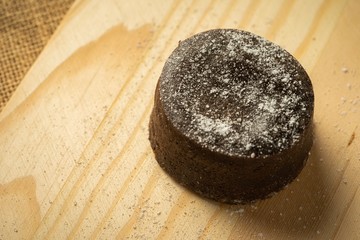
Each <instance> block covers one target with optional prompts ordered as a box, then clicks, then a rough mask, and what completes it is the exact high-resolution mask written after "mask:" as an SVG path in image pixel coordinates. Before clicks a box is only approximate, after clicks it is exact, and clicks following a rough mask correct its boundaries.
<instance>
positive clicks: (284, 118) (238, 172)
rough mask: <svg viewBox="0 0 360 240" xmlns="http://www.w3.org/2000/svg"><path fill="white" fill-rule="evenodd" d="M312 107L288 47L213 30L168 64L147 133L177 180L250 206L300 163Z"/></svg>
mask: <svg viewBox="0 0 360 240" xmlns="http://www.w3.org/2000/svg"><path fill="white" fill-rule="evenodd" d="M313 104H314V96H313V91H312V86H311V82H310V79H309V77H308V75H307V74H306V72H305V70H304V69H303V68H302V67H301V65H300V64H299V63H298V62H297V61H296V60H295V59H294V58H293V57H292V56H291V55H290V54H289V53H288V52H286V51H285V50H283V49H281V48H280V47H279V46H277V45H275V44H273V43H271V42H269V41H267V40H265V39H263V38H261V37H258V36H256V35H254V34H251V33H248V32H244V31H239V30H233V29H227V30H224V29H216V30H211V31H207V32H204V33H200V34H197V35H195V36H193V37H191V38H189V39H186V40H185V41H183V42H181V43H180V44H179V46H178V47H177V48H176V49H175V50H174V52H173V53H172V54H171V56H170V57H169V59H168V60H167V62H166V64H165V66H164V69H163V72H162V74H161V76H160V79H159V82H158V85H157V88H156V92H155V104H154V108H153V112H152V114H151V118H150V124H149V131H150V136H149V139H150V142H151V146H152V148H153V150H154V153H155V157H156V159H157V161H158V162H159V164H160V166H161V167H162V168H163V169H164V170H165V171H166V172H167V173H168V174H169V175H170V176H172V177H173V178H174V179H175V180H176V181H178V182H179V183H180V184H182V185H184V186H186V187H188V188H189V189H191V190H193V191H195V192H197V193H199V194H200V195H201V196H204V197H207V198H211V199H214V200H216V201H220V202H226V203H248V202H252V201H254V200H257V199H263V198H266V197H268V196H270V195H271V194H272V193H274V192H276V191H279V190H280V189H282V188H283V187H284V186H285V185H286V184H288V183H289V182H291V181H292V180H293V179H294V178H295V177H296V176H297V175H298V174H299V172H300V171H301V169H302V168H303V166H304V165H305V162H306V159H307V157H308V152H309V150H310V148H311V146H312V115H313Z"/></svg>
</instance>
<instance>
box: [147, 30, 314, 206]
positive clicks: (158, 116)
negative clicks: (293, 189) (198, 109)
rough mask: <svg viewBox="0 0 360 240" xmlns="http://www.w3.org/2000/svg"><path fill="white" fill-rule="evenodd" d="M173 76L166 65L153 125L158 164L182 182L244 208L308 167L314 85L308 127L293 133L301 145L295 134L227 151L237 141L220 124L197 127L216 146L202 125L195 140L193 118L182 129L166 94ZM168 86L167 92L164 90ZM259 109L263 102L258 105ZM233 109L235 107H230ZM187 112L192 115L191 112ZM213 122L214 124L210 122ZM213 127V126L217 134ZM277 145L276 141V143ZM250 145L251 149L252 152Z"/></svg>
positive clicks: (158, 91)
mask: <svg viewBox="0 0 360 240" xmlns="http://www.w3.org/2000/svg"><path fill="white" fill-rule="evenodd" d="M213 31H214V32H210V34H214V36H213V37H214V38H216V34H217V32H216V30H213ZM230 31H234V30H230ZM195 40H196V39H195ZM187 41H190V43H191V44H189V46H191V45H194V43H193V42H191V41H193V40H192V39H190V40H187ZM195 45H196V44H195ZM173 54H174V53H173ZM176 56H177V55H176V50H175V56H174V55H172V56H171V57H170V59H173V58H174V57H176ZM185 57H186V56H185ZM291 60H293V59H291ZM168 65H169V64H168ZM170 65H171V64H170ZM171 69H173V68H171ZM300 73H301V74H302V76H300V78H304V76H305V78H304V79H305V80H304V81H306V83H307V84H308V82H309V81H310V80H309V79H308V77H307V75H306V73H305V75H304V71H303V69H302V68H301V67H300ZM170 75H171V76H174V74H169V69H166V66H165V68H164V71H163V74H162V76H161V77H160V80H159V83H158V85H157V88H156V92H155V104H154V108H153V112H152V114H151V118H150V124H149V132H150V136H149V139H150V142H151V146H152V148H153V150H154V153H155V157H156V160H157V161H158V163H159V164H160V166H161V167H162V168H163V169H164V170H165V171H166V172H167V173H168V174H169V175H170V176H171V177H173V178H174V179H175V180H176V181H177V182H179V183H180V184H181V185H183V186H185V187H187V188H189V189H191V190H192V191H194V192H196V193H198V194H199V195H201V196H203V197H207V198H210V199H213V200H216V201H219V202H224V203H230V204H238V203H241V204H243V203H249V202H253V201H255V200H258V199H264V198H267V197H269V196H271V194H272V193H274V192H277V191H279V190H281V189H282V188H283V187H284V186H285V185H287V184H288V183H290V182H291V181H292V180H293V179H294V178H296V176H297V175H298V174H299V172H300V171H301V169H302V168H303V166H304V165H305V163H306V160H307V158H308V153H309V151H310V148H311V146H312V123H311V119H312V111H313V95H312V88H311V84H310V85H309V86H310V88H309V91H310V93H309V94H308V95H307V96H306V97H305V98H304V99H305V100H308V101H309V102H308V103H307V104H308V105H306V106H308V107H307V109H306V110H307V111H308V113H307V114H305V115H301V116H305V117H304V119H305V120H304V119H302V120H301V119H299V118H297V119H299V120H298V121H299V122H300V123H299V124H302V125H303V127H302V128H300V130H298V129H295V130H294V129H293V130H292V131H293V132H295V131H298V133H297V134H296V137H295V140H292V139H293V138H294V137H293V136H290V135H289V136H290V137H292V138H291V139H290V137H288V138H285V137H284V139H285V140H286V141H288V142H290V141H292V142H291V143H285V140H284V139H280V140H279V141H281V142H280V143H278V144H276V146H275V147H274V146H267V145H266V144H264V143H262V142H259V146H263V147H261V148H260V147H257V146H255V144H253V143H252V142H251V141H253V142H254V141H255V140H257V139H255V138H253V139H255V140H253V139H250V140H248V142H246V143H243V142H241V140H242V139H241V138H239V139H235V140H232V141H234V142H235V143H236V144H237V145H235V144H234V147H232V148H231V149H230V148H229V149H228V150H229V151H228V152H227V149H226V147H223V146H227V145H226V144H227V142H226V141H228V138H229V137H233V136H231V132H229V131H228V130H227V129H228V128H225V127H224V126H223V125H221V122H220V121H219V124H218V125H221V126H222V128H221V129H220V130H221V131H220V130H218V129H216V128H215V127H213V126H212V125H209V123H208V122H209V121H210V120H209V121H208V122H206V121H205V123H199V124H198V125H197V126H198V127H199V126H200V128H201V127H203V128H204V129H205V130H207V129H210V130H209V131H206V132H205V134H209V135H211V136H213V135H216V134H217V136H216V139H215V142H212V138H211V139H210V137H207V138H206V135H201V133H199V134H198V136H197V133H198V132H199V130H197V129H196V126H195V130H194V132H192V133H191V135H189V131H192V130H189V131H185V130H184V128H185V127H188V126H187V125H191V124H194V121H195V120H194V119H190V120H188V116H187V115H186V116H187V118H183V119H185V120H182V121H183V126H182V125H181V124H182V122H180V123H179V122H178V118H179V116H178V115H177V114H178V112H179V111H181V108H180V107H179V108H176V106H175V107H174V106H171V107H169V102H167V99H166V98H167V94H169V96H170V95H173V94H174V93H170V92H169V91H168V90H167V89H166V85H165V84H164V85H161V84H162V83H163V82H165V81H169V79H168V76H170ZM295 75H296V74H295ZM297 75H299V74H297ZM297 75H296V76H297ZM164 78H166V79H164ZM170 81H171V79H170ZM307 81H308V82H307ZM177 84H178V83H177ZM215 85H216V84H215ZM207 86H208V84H207V85H205V88H206V87H207ZM309 86H306V87H309ZM162 87H163V88H164V89H165V90H164V89H161V88H162ZM188 87H191V86H188ZM212 87H213V86H212ZM216 87H218V86H216ZM260 87H261V86H260ZM180 91H181V90H180ZM161 94H163V95H161ZM177 100H178V101H179V103H176V104H182V102H181V101H182V100H183V101H185V100H184V99H181V98H179V99H177ZM205 101H208V102H209V104H210V103H211V102H212V101H213V99H211V98H209V99H205ZM241 101H242V100H241V99H240V100H239V104H241ZM205 103H207V102H205ZM164 104H165V105H164ZM254 104H257V103H255V102H254ZM202 105H203V104H202ZM229 105H231V104H228V105H226V106H229ZM303 105H304V104H301V106H303ZM304 106H305V105H304ZM169 109H170V110H173V111H174V113H172V112H171V111H169ZM183 111H184V112H186V110H183ZM213 112H214V110H212V112H211V111H210V113H213ZM207 113H209V112H205V113H204V112H202V114H207ZM180 114H181V113H180ZM196 114H197V113H196ZM280 115H281V114H280ZM208 116H209V117H211V114H208ZM232 116H233V115H230V118H231V117H232ZM180 117H182V115H180ZM241 117H242V118H245V117H246V116H245V115H244V114H243V115H242V116H241ZM228 118H229V117H228ZM289 119H290V118H289ZM270 120H271V119H270ZM270 120H269V121H270ZM287 121H288V120H287ZM287 121H284V122H287ZM279 122H280V120H279ZM210 123H213V122H211V121H210ZM232 123H233V125H232V126H237V125H235V124H236V123H237V122H236V121H235V120H234V121H233V122H232ZM179 124H180V125H179ZM204 124H205V125H204ZM299 124H298V125H299ZM195 125H196V124H195ZM274 125H276V124H274ZM204 126H205V127H204ZM209 126H210V127H212V129H211V128H210V127H209ZM276 127H278V125H276ZM288 128H290V127H288ZM224 129H225V130H226V131H225V130H224ZM278 131H279V130H276V132H278ZM224 132H225V134H224ZM202 134H204V133H202ZM240 134H241V132H240ZM244 134H245V133H244ZM199 136H201V137H199ZM204 136H205V137H204ZM236 136H238V135H236ZM240 136H241V135H240ZM266 136H267V135H266ZM276 136H277V135H276ZM222 137H223V138H222ZM226 138H227V139H226ZM278 138H279V137H278ZM204 139H205V140H204ZM209 139H210V140H209ZM274 139H275V138H274ZM276 139H277V138H276ZM264 141H265V140H264ZM272 141H273V142H275V140H272ZM216 144H218V145H219V146H218V145H216ZM221 144H223V145H221ZM262 144H263V145H262ZM286 144H287V145H286ZM273 145H275V144H273ZM241 146H243V147H241ZM249 146H251V149H250V147H249ZM237 147H238V149H237ZM249 149H250V150H249ZM232 151H233V152H232ZM235 151H236V152H235Z"/></svg>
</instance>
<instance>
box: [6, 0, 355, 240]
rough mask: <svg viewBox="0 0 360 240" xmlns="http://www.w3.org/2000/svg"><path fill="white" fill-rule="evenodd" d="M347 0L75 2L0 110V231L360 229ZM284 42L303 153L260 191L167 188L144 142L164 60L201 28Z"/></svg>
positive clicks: (350, 4) (314, 235) (143, 235)
mask: <svg viewBox="0 0 360 240" xmlns="http://www.w3.org/2000/svg"><path fill="white" fill-rule="evenodd" d="M359 12H360V1H357V0H348V1H347V0H329V1H327V0H323V1H321V0H316V1H313V0H305V1H303V0H298V1H291V0H283V1H280V0H279V1H256V0H240V1H237V0H232V1H223V0H217V1H216V0H214V1H205V0H204V1H180V0H178V1H177V0H172V1H160V0H157V1H154V0H151V1H150V0H149V1H145V0H142V1H126V0H121V1H118V0H107V1H87V0H83V1H77V2H76V3H75V5H74V6H73V8H72V9H71V10H70V11H69V13H68V14H67V16H66V18H65V19H64V21H63V22H62V24H61V26H60V27H59V29H58V30H57V32H56V33H55V34H54V36H53V38H52V39H51V41H50V42H49V43H48V45H47V47H46V49H45V50H44V51H43V53H42V54H41V55H40V57H39V58H38V60H37V61H36V63H35V64H34V65H33V67H32V68H31V70H30V71H29V73H28V74H27V75H26V77H25V78H24V80H23V82H22V83H21V85H20V87H19V89H18V90H17V92H16V94H15V95H14V96H13V98H12V99H11V101H10V102H9V104H8V105H7V106H6V108H5V109H4V111H3V112H2V113H1V116H0V119H1V122H0V184H1V185H0V239H31V238H35V239H66V238H70V239H82V238H84V239H112V238H118V239H126V238H130V239H360V228H359V226H360V191H358V189H359V183H360V174H359V173H360V140H359V139H360V127H359V122H360V95H359V94H360V47H359V42H360V14H359ZM218 27H226V28H239V29H245V30H248V31H252V32H254V33H257V34H259V35H262V36H264V37H266V38H268V39H270V40H272V41H274V42H276V43H278V44H279V45H281V46H283V47H284V48H286V49H287V50H288V51H289V52H291V53H292V54H294V55H295V57H296V58H297V59H298V60H299V61H300V62H301V63H302V64H303V66H304V67H305V68H306V70H307V71H308V73H309V75H310V77H311V79H312V82H313V85H314V91H315V98H316V102H315V105H316V106H315V119H314V122H315V143H314V146H313V148H312V151H311V155H310V159H309V161H308V164H307V165H306V167H305V168H304V170H303V171H302V173H301V174H300V175H299V177H298V179H296V181H294V182H293V183H291V184H290V185H289V186H288V187H287V188H286V189H285V190H283V191H281V192H280V193H278V194H277V195H275V196H274V197H272V198H271V199H268V200H265V201H260V202H257V203H255V204H252V205H245V206H229V205H224V204H219V203H215V202H212V201H208V200H205V199H202V198H199V197H198V196H195V195H194V194H192V193H190V192H188V191H187V190H185V189H183V188H182V187H180V186H179V185H178V184H176V183H175V182H173V181H172V180H171V179H170V178H169V177H168V176H167V175H166V174H165V173H164V172H163V171H162V170H161V169H160V167H159V166H158V165H157V163H156V161H155V159H154V156H153V153H152V151H151V148H150V145H149V142H148V129H147V125H148V121H149V113H150V111H151V109H152V104H153V102H152V101H153V93H154V89H155V85H156V82H157V79H158V77H159V75H160V72H161V69H162V66H163V64H164V61H165V59H166V58H167V56H168V55H169V54H170V53H171V51H172V50H173V49H174V48H175V47H176V45H177V43H178V41H179V40H183V39H185V38H187V37H189V36H191V35H192V34H194V33H197V32H200V31H204V30H207V29H211V28H218Z"/></svg>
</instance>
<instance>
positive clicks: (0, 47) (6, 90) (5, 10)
mask: <svg viewBox="0 0 360 240" xmlns="http://www.w3.org/2000/svg"><path fill="white" fill-rule="evenodd" d="M73 2H74V0H61V1H59V0H20V1H18V0H0V111H1V110H2V109H3V107H4V106H5V105H6V103H7V102H8V100H9V99H10V97H11V95H12V93H13V92H14V91H15V89H16V87H17V86H18V85H19V83H20V82H21V80H22V79H23V77H24V75H25V74H26V72H27V71H28V70H29V68H30V66H31V65H32V64H33V63H34V61H35V59H36V58H37V56H38V55H39V54H40V52H41V51H42V49H43V48H44V47H45V45H46V43H47V41H48V40H49V38H50V37H51V35H52V34H53V32H54V31H55V29H56V28H57V26H58V25H59V23H60V22H61V20H62V18H63V17H64V15H65V13H66V12H67V11H68V10H69V8H70V6H71V4H72V3H73Z"/></svg>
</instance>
